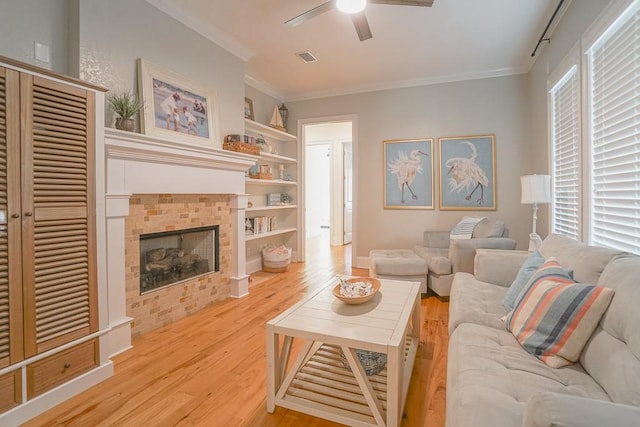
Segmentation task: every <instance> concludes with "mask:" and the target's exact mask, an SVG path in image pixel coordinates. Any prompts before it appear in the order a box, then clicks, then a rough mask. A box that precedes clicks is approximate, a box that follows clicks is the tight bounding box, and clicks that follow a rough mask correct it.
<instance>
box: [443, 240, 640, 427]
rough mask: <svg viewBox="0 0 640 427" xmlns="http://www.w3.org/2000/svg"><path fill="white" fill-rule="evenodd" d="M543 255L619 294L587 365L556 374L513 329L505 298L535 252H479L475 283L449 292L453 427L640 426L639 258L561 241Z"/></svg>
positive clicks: (471, 278) (462, 280) (467, 277)
mask: <svg viewBox="0 0 640 427" xmlns="http://www.w3.org/2000/svg"><path fill="white" fill-rule="evenodd" d="M540 253H541V254H542V256H543V257H544V258H545V259H548V258H549V257H555V258H556V259H557V260H558V262H559V263H560V264H561V265H562V266H563V267H564V268H566V269H569V270H573V278H574V280H576V281H578V282H582V283H592V284H597V285H599V286H606V287H609V288H612V289H613V290H614V291H615V294H614V296H613V299H612V301H611V303H610V305H609V307H608V309H607V311H606V312H605V314H604V316H603V317H602V319H601V320H600V323H599V326H598V327H597V329H596V331H595V332H594V333H593V335H592V336H591V338H590V340H589V341H588V343H587V345H586V346H585V348H584V350H583V352H582V354H581V356H580V361H579V363H575V364H573V365H569V366H566V367H563V368H557V369H554V368H551V367H549V366H547V365H545V364H544V363H543V362H542V361H540V360H539V359H537V358H536V357H534V356H532V355H531V354H529V353H527V352H526V351H525V350H524V349H523V348H522V347H521V346H520V344H519V343H518V341H516V339H515V338H514V336H513V335H512V334H511V333H510V332H509V331H507V330H506V328H505V322H504V321H503V318H504V316H506V315H507V311H506V310H505V308H504V307H503V305H502V300H503V297H504V295H505V293H506V291H507V289H508V287H509V286H510V284H511V283H512V282H513V280H514V278H515V276H516V274H517V272H518V269H519V268H520V265H521V264H522V263H523V262H524V260H525V259H526V258H527V257H528V256H529V254H528V253H526V252H521V251H495V250H478V251H477V254H476V258H475V268H474V272H475V275H474V274H470V273H457V274H456V275H455V278H454V280H453V283H452V288H451V297H450V307H449V308H450V313H449V334H450V340H449V352H448V366H447V414H446V425H447V426H448V427H458V426H460V427H462V426H465V427H466V426H491V427H501V426H594V427H595V426H640V408H638V405H640V360H639V359H640V257H638V256H634V255H629V254H624V253H621V252H619V251H616V250H613V249H606V248H602V247H594V246H587V245H585V244H582V243H578V242H576V241H574V240H572V239H569V238H567V237H563V236H558V235H551V236H549V237H547V238H546V239H545V240H544V242H543V243H542V246H541V247H540Z"/></svg>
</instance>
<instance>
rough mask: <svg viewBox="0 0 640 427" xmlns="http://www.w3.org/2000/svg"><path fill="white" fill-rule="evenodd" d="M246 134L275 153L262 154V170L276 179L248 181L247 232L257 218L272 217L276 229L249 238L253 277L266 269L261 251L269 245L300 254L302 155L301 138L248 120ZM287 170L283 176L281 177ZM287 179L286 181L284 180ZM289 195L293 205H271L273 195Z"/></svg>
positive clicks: (248, 266) (248, 257)
mask: <svg viewBox="0 0 640 427" xmlns="http://www.w3.org/2000/svg"><path fill="white" fill-rule="evenodd" d="M245 133H246V134H247V135H251V136H255V137H258V136H262V137H263V138H264V139H265V141H266V142H267V145H268V147H270V150H272V151H271V152H268V151H261V153H260V156H259V158H258V162H257V164H258V167H259V166H263V167H266V168H270V170H271V175H272V176H273V178H274V179H255V178H249V177H247V178H246V182H245V184H246V185H245V188H246V192H247V194H248V195H249V197H248V199H249V202H250V206H251V207H249V208H247V210H246V215H245V217H246V219H247V220H248V221H245V226H246V228H250V227H251V224H252V222H253V221H254V219H255V218H256V217H268V218H269V219H270V220H271V221H270V223H271V224H273V229H271V230H270V231H268V232H261V233H257V234H250V232H251V231H250V230H249V231H247V234H245V243H246V250H247V254H246V271H247V273H253V272H255V271H258V270H260V269H261V268H262V258H261V251H262V249H263V248H264V247H265V246H266V245H274V246H279V245H285V246H287V247H290V248H292V250H293V254H294V255H293V258H294V260H295V254H296V253H297V251H298V248H297V233H298V227H299V225H298V212H297V210H298V207H297V197H298V193H299V192H298V187H297V185H298V183H297V170H298V154H297V149H298V147H297V140H298V139H297V137H296V136H295V135H291V134H289V133H287V132H283V131H281V130H278V129H275V128H272V127H269V126H266V125H263V124H260V123H257V122H255V121H253V120H249V119H245ZM280 169H283V176H282V177H280V176H279V172H280ZM282 178H284V179H282ZM278 193H279V194H283V193H286V194H288V195H289V196H290V197H291V198H292V199H293V202H290V204H286V205H274V206H270V205H269V204H268V195H269V194H278Z"/></svg>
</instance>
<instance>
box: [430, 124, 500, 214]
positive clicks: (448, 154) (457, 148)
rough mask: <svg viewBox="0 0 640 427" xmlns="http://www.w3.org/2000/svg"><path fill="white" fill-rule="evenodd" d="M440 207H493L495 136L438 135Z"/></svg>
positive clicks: (459, 208) (485, 208) (445, 208)
mask: <svg viewBox="0 0 640 427" xmlns="http://www.w3.org/2000/svg"><path fill="white" fill-rule="evenodd" d="M438 142H439V144H440V147H439V149H440V150H439V152H440V180H439V181H440V209H441V210H475V211H483V210H484V211H490V210H496V207H497V206H496V146H495V144H496V138H495V136H494V135H480V136H458V137H447V138H440V139H439V140H438Z"/></svg>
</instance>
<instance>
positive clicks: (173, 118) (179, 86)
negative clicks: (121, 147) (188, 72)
mask: <svg viewBox="0 0 640 427" xmlns="http://www.w3.org/2000/svg"><path fill="white" fill-rule="evenodd" d="M138 87H139V91H140V97H141V99H142V100H143V102H144V112H143V114H141V119H142V120H141V123H140V128H141V130H142V133H144V134H145V135H150V136H156V137H159V138H164V139H168V140H171V141H175V142H182V143H192V144H203V143H204V144H211V145H213V146H215V147H216V148H222V144H221V142H220V135H219V130H218V129H219V128H218V110H217V105H216V94H215V92H214V91H213V90H212V89H210V88H208V87H206V86H204V85H201V84H199V83H197V82H194V81H192V80H190V79H188V78H186V77H183V76H181V75H179V74H177V73H174V72H173V71H170V70H167V69H165V68H162V67H160V66H158V65H156V64H153V63H152V62H149V61H147V60H145V59H143V58H140V59H138Z"/></svg>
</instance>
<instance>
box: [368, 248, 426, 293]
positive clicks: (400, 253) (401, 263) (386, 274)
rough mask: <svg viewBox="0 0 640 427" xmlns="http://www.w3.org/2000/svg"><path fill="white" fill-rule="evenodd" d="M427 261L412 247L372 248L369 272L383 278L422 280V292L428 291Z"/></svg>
mask: <svg viewBox="0 0 640 427" xmlns="http://www.w3.org/2000/svg"><path fill="white" fill-rule="evenodd" d="M428 273H429V266H428V265H427V261H425V260H424V259H422V258H420V257H419V256H418V255H417V254H416V253H415V252H413V251H412V250H410V249H372V250H371V251H370V252H369V274H370V275H371V277H379V278H381V279H396V280H408V281H415V282H420V292H422V293H426V292H427V274H428Z"/></svg>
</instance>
